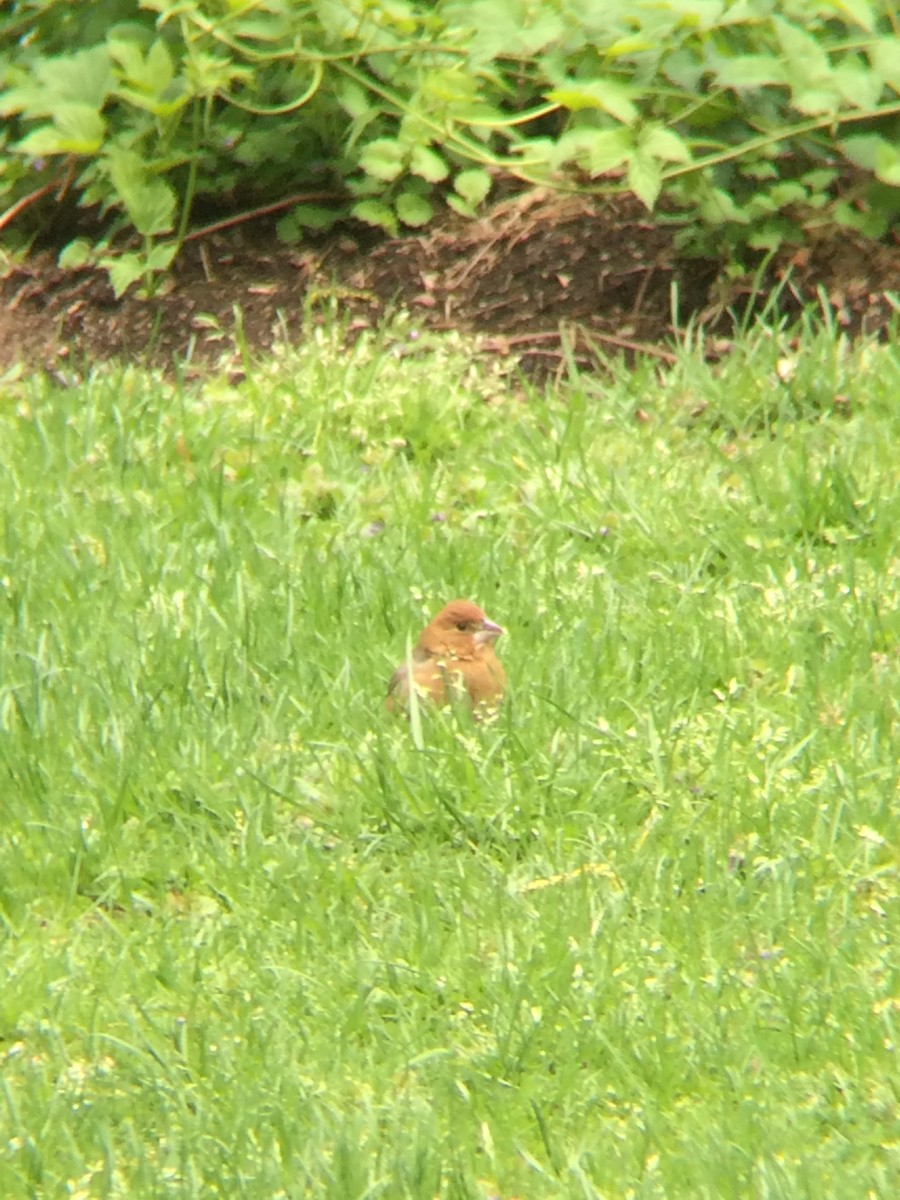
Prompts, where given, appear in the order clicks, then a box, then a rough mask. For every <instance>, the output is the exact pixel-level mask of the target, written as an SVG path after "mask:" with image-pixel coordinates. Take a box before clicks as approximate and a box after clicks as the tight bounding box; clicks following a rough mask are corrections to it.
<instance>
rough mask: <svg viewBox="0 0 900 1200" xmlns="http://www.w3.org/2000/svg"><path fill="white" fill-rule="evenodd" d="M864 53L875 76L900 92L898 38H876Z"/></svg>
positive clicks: (899, 43) (899, 48) (899, 50)
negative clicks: (867, 56) (866, 54)
mask: <svg viewBox="0 0 900 1200" xmlns="http://www.w3.org/2000/svg"><path fill="white" fill-rule="evenodd" d="M866 52H867V53H868V55H869V61H870V62H871V63H872V69H873V70H874V71H875V74H876V75H878V76H879V77H880V78H881V79H883V80H884V81H885V83H889V84H890V85H891V87H892V88H893V89H894V91H895V92H900V38H897V37H883V38H877V39H876V40H875V41H873V42H870V43H869V44H868V46H867V47H866Z"/></svg>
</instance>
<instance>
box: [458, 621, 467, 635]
mask: <svg viewBox="0 0 900 1200" xmlns="http://www.w3.org/2000/svg"><path fill="white" fill-rule="evenodd" d="M456 628H457V629H458V630H459V632H460V633H465V632H466V623H465V621H457V622H456Z"/></svg>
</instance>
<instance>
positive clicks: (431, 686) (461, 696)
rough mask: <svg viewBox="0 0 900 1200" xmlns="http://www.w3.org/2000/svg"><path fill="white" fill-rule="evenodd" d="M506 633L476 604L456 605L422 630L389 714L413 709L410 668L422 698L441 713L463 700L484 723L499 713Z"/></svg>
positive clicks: (393, 685) (394, 687)
mask: <svg viewBox="0 0 900 1200" xmlns="http://www.w3.org/2000/svg"><path fill="white" fill-rule="evenodd" d="M504 632H505V630H504V629H503V627H502V625H498V624H497V623H496V622H495V621H491V620H490V619H489V618H488V617H486V616H485V615H484V613H483V612H482V610H481V609H480V608H479V607H478V605H477V604H474V603H473V602H472V601H471V600H451V601H450V603H449V604H447V605H445V606H444V607H443V608H442V609H441V611H440V612H439V613H438V614H437V616H436V617H434V619H433V620H431V621H429V623H428V624H427V625H426V626H425V628H424V629H423V630H422V632H421V634H420V635H419V640H418V642H417V643H416V646H415V649H414V650H413V652H412V663H411V664H410V663H401V664H400V666H399V667H398V668H397V670H396V671H395V672H394V674H393V675H392V676H391V681H390V683H389V684H388V694H387V699H386V700H385V706H386V707H387V709H388V711H389V712H396V711H398V710H404V709H406V707H407V705H408V701H409V690H410V678H409V671H410V666H412V682H413V683H414V684H415V688H416V695H417V696H420V697H422V698H423V699H428V700H430V701H432V702H433V703H434V704H436V705H437V706H438V708H443V707H445V706H446V705H447V704H450V703H452V702H453V701H454V700H463V701H465V702H466V703H467V704H468V705H469V707H471V709H472V711H473V713H474V714H475V716H476V717H479V718H480V717H483V716H485V715H487V714H488V713H489V712H492V711H494V710H496V708H497V707H498V706H499V704H500V701H501V700H502V699H503V694H504V692H505V690H506V673H505V671H504V670H503V667H502V666H501V664H500V660H499V658H497V655H496V654H495V653H494V642H496V640H497V638H499V637H500V636H501V634H503V633H504Z"/></svg>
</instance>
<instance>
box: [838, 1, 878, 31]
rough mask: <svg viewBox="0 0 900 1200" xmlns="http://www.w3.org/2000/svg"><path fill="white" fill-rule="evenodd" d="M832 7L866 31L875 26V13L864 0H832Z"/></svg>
mask: <svg viewBox="0 0 900 1200" xmlns="http://www.w3.org/2000/svg"><path fill="white" fill-rule="evenodd" d="M834 7H835V8H836V9H837V10H838V12H840V13H843V14H844V15H845V16H846V17H847V18H848V19H849V20H850V21H851V22H853V23H854V24H856V25H859V27H860V28H861V29H864V30H865V31H866V33H871V32H872V30H873V29H874V28H875V24H876V21H875V14H874V13H873V12H872V9H871V7H870V6H869V4H868V3H867V2H866V0H834Z"/></svg>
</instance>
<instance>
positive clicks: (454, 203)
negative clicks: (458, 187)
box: [447, 195, 476, 219]
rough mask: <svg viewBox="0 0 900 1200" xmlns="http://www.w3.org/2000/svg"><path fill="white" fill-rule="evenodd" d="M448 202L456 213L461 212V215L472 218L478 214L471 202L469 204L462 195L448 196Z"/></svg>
mask: <svg viewBox="0 0 900 1200" xmlns="http://www.w3.org/2000/svg"><path fill="white" fill-rule="evenodd" d="M447 204H448V206H449V207H450V208H452V209H453V211H454V212H455V213H459V215H460V216H461V217H467V218H470V219H471V218H472V217H474V216H476V213H475V209H474V208H473V207H472V205H471V204H467V203H466V201H465V200H463V198H462V197H461V196H452V195H451V196H448V197H447Z"/></svg>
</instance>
